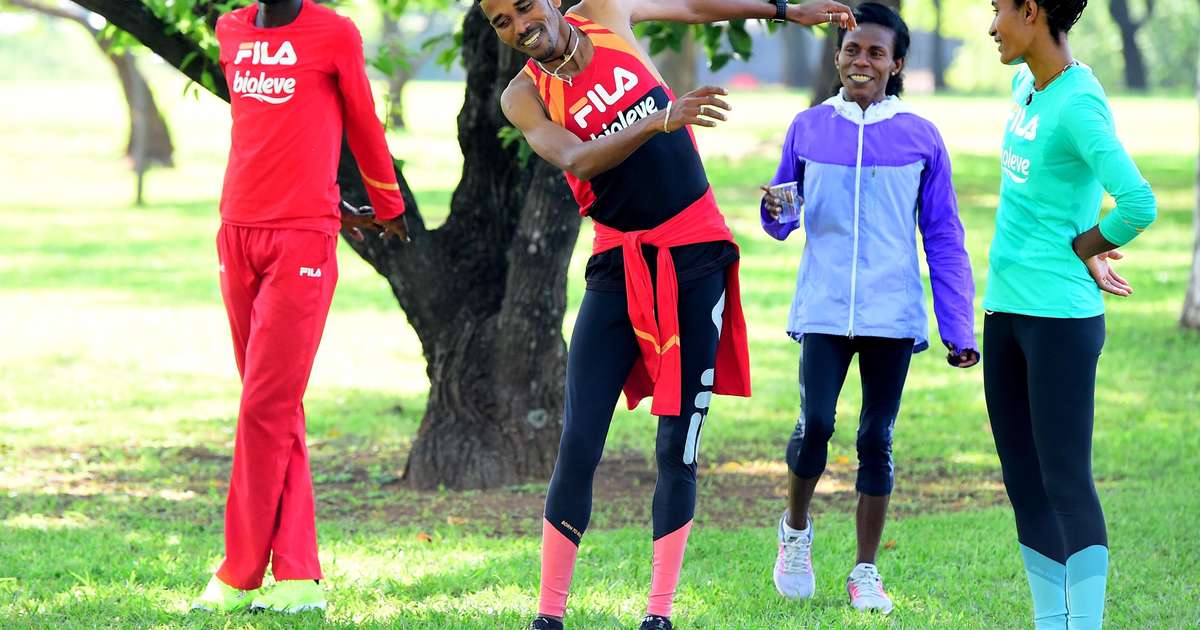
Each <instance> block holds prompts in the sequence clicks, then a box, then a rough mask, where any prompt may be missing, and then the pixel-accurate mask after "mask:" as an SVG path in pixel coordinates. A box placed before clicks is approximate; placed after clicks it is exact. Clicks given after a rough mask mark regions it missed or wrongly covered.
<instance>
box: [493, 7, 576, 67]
mask: <svg viewBox="0 0 1200 630" xmlns="http://www.w3.org/2000/svg"><path fill="white" fill-rule="evenodd" d="M560 5H561V2H560V0H480V2H479V8H480V9H482V10H483V15H484V17H486V18H487V20H488V22H489V23H490V24H491V25H492V29H493V30H495V31H496V35H497V36H498V37H500V40H501V41H503V42H504V43H505V44H508V45H509V46H511V47H512V48H515V49H517V50H519V51H521V52H522V53H524V54H525V55H528V56H529V57H532V58H534V59H536V60H538V61H542V62H546V61H550V60H552V59H557V58H558V57H561V56H563V54H564V53H565V52H566V51H565V48H566V44H567V43H568V42H567V41H566V39H567V38H566V37H564V33H568V34H569V33H570V30H569V26H567V25H566V21H565V20H564V19H563V17H562V14H560V13H559V12H558V7H559V6H560Z"/></svg>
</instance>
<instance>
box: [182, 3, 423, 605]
mask: <svg viewBox="0 0 1200 630" xmlns="http://www.w3.org/2000/svg"><path fill="white" fill-rule="evenodd" d="M217 41H218V43H219V44H220V49H221V55H220V64H221V68H222V70H223V71H224V72H225V78H226V80H227V81H228V84H229V94H230V101H231V109H232V113H233V130H232V142H231V146H230V150H229V165H228V167H227V169H226V171H225V185H224V190H223V191H222V193H221V229H220V232H219V233H218V234H217V253H218V255H219V257H220V265H221V295H222V297H223V298H224V300H225V310H226V312H227V313H228V315H229V326H230V329H231V330H232V332H233V347H234V355H235V356H236V358H237V366H238V372H239V373H240V374H241V377H242V399H241V408H240V409H239V412H238V423H237V438H236V441H235V443H234V453H233V475H232V478H231V479H230V484H229V498H228V503H227V504H226V507H225V561H224V562H222V563H221V567H220V568H219V569H218V570H217V573H216V575H214V576H213V577H212V579H211V580H210V581H209V583H208V587H207V588H206V589H205V590H204V593H203V594H202V595H201V596H200V597H199V599H197V600H196V602H195V603H194V604H193V608H194V609H199V610H208V611H214V612H231V611H235V610H240V609H244V608H247V607H253V608H255V609H264V610H273V611H277V612H287V613H294V612H300V611H304V610H313V609H320V610H323V609H324V608H325V596H324V592H323V589H322V588H321V586H320V584H319V582H318V580H320V579H321V566H320V563H319V562H318V560H317V532H316V522H315V517H314V513H313V509H314V508H313V487H312V479H311V478H310V476H309V469H308V448H307V447H306V446H305V443H304V404H303V402H302V401H303V398H304V389H305V387H306V386H307V385H308V376H309V372H310V370H311V369H312V362H313V356H314V355H315V354H316V352H317V344H318V343H319V342H320V340H321V333H322V331H323V329H324V326H325V318H326V315H327V314H328V313H329V303H330V300H331V299H332V298H333V289H334V285H335V284H337V260H336V258H335V253H334V250H335V248H336V246H337V233H338V229H339V228H340V227H341V226H342V222H341V219H340V218H339V213H338V210H337V208H338V201H339V191H338V185H337V181H336V174H337V165H338V156H339V155H340V153H341V146H342V136H343V132H344V133H345V137H346V139H347V140H348V141H349V144H350V149H351V151H352V152H353V153H354V157H355V159H356V160H357V162H358V165H359V169H360V171H361V173H362V179H363V182H364V183H365V184H366V188H367V195H368V196H369V198H370V200H371V203H372V204H373V205H374V207H375V216H376V222H377V223H376V225H378V227H379V228H382V229H383V230H384V232H385V233H394V234H397V235H398V236H400V237H402V238H403V237H405V236H406V234H405V230H404V224H403V222H402V221H401V219H400V216H401V214H402V213H403V212H404V200H403V199H402V198H401V196H400V188H399V186H398V185H397V183H396V176H395V173H394V171H393V167H392V159H391V155H390V154H389V153H388V148H387V143H386V142H385V140H384V137H383V126H382V125H381V124H380V123H379V119H378V118H376V117H375V103H374V101H373V99H372V97H371V87H370V84H369V83H368V82H367V76H366V69H365V65H364V62H363V49H362V38H361V36H360V35H359V33H358V29H356V28H355V26H354V24H353V23H351V22H350V20H348V19H346V18H343V17H340V16H338V15H337V14H336V13H334V12H333V11H332V10H330V9H328V8H325V7H323V6H321V5H319V4H316V3H315V2H313V1H312V0H271V1H267V0H264V1H262V2H259V3H257V4H254V5H251V6H248V7H245V8H242V9H238V10H236V11H233V12H231V13H229V14H227V15H225V16H222V17H221V19H220V20H219V21H218V22H217ZM348 221H351V222H350V223H348V224H347V227H352V226H358V227H366V226H367V224H368V223H370V222H369V221H366V220H364V219H354V220H349V219H348ZM355 229H357V227H356V228H355ZM268 562H269V563H270V564H271V572H272V574H273V576H274V578H275V584H274V587H273V588H271V589H270V590H268V591H266V592H263V593H260V592H259V587H260V586H261V585H262V581H263V574H264V573H265V572H266V569H267V564H268Z"/></svg>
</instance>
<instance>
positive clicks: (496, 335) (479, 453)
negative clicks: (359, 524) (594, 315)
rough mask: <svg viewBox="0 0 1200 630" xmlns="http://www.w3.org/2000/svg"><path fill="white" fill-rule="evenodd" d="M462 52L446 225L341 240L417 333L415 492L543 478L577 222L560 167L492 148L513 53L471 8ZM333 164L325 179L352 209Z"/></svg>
mask: <svg viewBox="0 0 1200 630" xmlns="http://www.w3.org/2000/svg"><path fill="white" fill-rule="evenodd" d="M463 58H464V62H465V65H466V68H467V95H466V101H465V102H464V104H463V109H462V112H461V113H460V114H459V117H458V132H459V134H458V137H459V143H460V145H461V147H462V151H463V173H462V180H461V182H460V184H459V186H458V189H457V190H456V191H455V193H454V196H453V198H452V200H451V214H450V217H449V219H447V221H446V223H445V224H444V225H443V226H442V227H441V228H439V229H438V230H436V231H433V232H426V231H425V230H424V227H423V225H422V224H421V223H420V221H419V214H417V213H416V212H415V211H414V212H413V213H412V214H413V216H410V222H413V219H414V218H417V219H418V220H417V221H416V222H414V223H413V224H412V225H410V227H411V228H414V229H413V240H412V243H410V244H406V245H399V244H395V243H383V242H380V241H377V240H368V241H366V242H365V243H362V244H358V243H354V242H352V241H351V244H352V245H354V247H355V249H356V250H357V251H358V252H359V253H360V254H361V255H362V256H363V257H364V258H365V259H366V260H367V261H369V262H370V263H371V264H372V265H373V266H375V268H376V269H377V270H378V271H379V272H380V273H381V274H383V275H384V276H386V277H387V278H388V281H389V282H390V283H391V286H392V291H393V293H394V294H395V295H396V297H397V299H398V300H399V301H400V304H401V306H402V307H403V308H404V311H405V313H406V314H407V315H408V319H409V322H410V323H411V324H412V326H413V328H414V329H415V330H416V332H417V335H418V337H419V338H420V339H421V345H422V349H423V351H424V354H425V358H426V361H427V373H428V375H429V381H430V385H431V390H430V393H429V400H428V404H427V407H426V410H425V417H424V418H423V420H422V422H421V428H420V429H419V431H418V433H417V439H416V441H415V442H414V443H413V448H412V452H411V454H410V456H409V460H408V465H407V468H406V472H405V477H406V479H408V480H409V481H410V482H411V483H412V484H413V485H414V486H415V487H417V488H425V489H431V488H437V487H439V486H445V487H448V488H489V487H496V486H502V485H507V484H513V483H518V482H522V481H527V480H529V479H531V478H534V479H544V478H545V476H546V475H547V474H548V473H549V471H550V469H551V467H552V466H553V462H554V457H555V454H556V451H557V444H558V438H559V435H560V434H561V432H562V395H563V390H562V387H563V374H564V371H565V367H566V361H565V359H566V345H565V343H564V342H563V338H562V332H561V331H562V322H563V314H564V312H565V310H566V268H567V263H568V262H569V260H570V256H571V250H572V246H573V244H574V242H575V239H576V236H577V235H578V230H579V216H578V213H577V212H576V209H575V207H574V204H573V203H572V201H571V199H570V193H569V191H568V190H567V187H566V184H565V182H564V180H563V177H562V174H561V173H560V172H558V171H557V170H556V169H554V168H553V167H551V166H550V165H549V164H547V163H545V162H543V161H541V160H539V159H537V158H536V157H534V158H532V159H531V160H530V161H529V164H528V165H526V166H522V165H521V164H520V163H519V162H518V160H517V159H516V157H515V152H514V151H513V150H512V149H502V148H501V146H500V143H499V140H498V139H497V137H496V134H497V132H498V131H499V130H500V129H501V128H502V127H504V126H507V124H508V123H507V121H506V120H504V118H503V115H502V114H501V112H500V108H499V106H498V103H499V95H500V93H501V92H502V91H503V89H504V87H505V86H506V85H507V84H508V81H509V80H510V79H511V78H512V77H513V76H515V75H516V74H517V73H518V72H519V71H520V69H521V65H522V64H523V63H524V58H523V57H521V56H519V55H518V54H517V53H516V52H515V51H512V50H511V49H509V48H507V47H504V46H503V45H502V44H500V42H499V41H498V40H497V39H496V37H495V35H494V34H493V32H492V29H491V27H490V26H489V25H488V24H487V22H486V20H485V19H484V18H483V15H482V13H481V12H480V11H479V9H478V6H473V7H472V8H471V10H470V11H469V12H468V13H467V15H466V17H465V21H464V24H463ZM343 156H344V157H343V161H342V167H341V170H340V173H339V182H340V183H341V184H342V186H343V190H344V191H346V196H347V198H349V199H351V200H352V201H365V198H363V197H361V188H360V187H359V185H358V184H357V182H358V174H357V169H356V168H355V167H354V166H353V163H352V160H348V159H346V157H345V153H343ZM355 195H358V197H357V198H354V197H353V196H355ZM406 201H409V196H408V195H406ZM410 204H411V205H412V207H413V208H414V209H415V203H413V202H411V201H410Z"/></svg>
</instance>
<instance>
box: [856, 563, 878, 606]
mask: <svg viewBox="0 0 1200 630" xmlns="http://www.w3.org/2000/svg"><path fill="white" fill-rule="evenodd" d="M850 581H851V582H852V583H854V586H855V587H856V588H857V589H858V596H859V597H874V598H878V599H883V598H885V597H886V595H885V594H884V592H883V578H882V577H880V575H879V570H878V569H876V568H875V567H866V568H864V569H863V570H862V571H861V572H860V573H859V574H858V577H854V576H851V577H850Z"/></svg>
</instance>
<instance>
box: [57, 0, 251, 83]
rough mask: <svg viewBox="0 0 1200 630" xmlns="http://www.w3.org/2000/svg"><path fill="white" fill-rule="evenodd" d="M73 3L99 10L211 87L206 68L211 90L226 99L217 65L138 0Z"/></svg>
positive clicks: (107, 18) (98, 0) (88, 8)
mask: <svg viewBox="0 0 1200 630" xmlns="http://www.w3.org/2000/svg"><path fill="white" fill-rule="evenodd" d="M75 3H76V4H78V5H79V6H81V7H83V8H85V9H87V10H89V11H91V12H93V13H99V14H100V15H102V16H104V18H105V19H106V20H108V21H109V22H111V23H112V24H114V25H116V27H117V28H119V29H121V30H123V31H125V32H127V33H129V34H130V35H133V36H134V37H135V38H137V40H138V41H139V42H141V43H142V44H143V45H145V46H146V47H147V48H149V49H150V50H153V51H154V52H155V53H156V54H157V55H158V56H159V57H162V58H163V60H164V61H166V62H167V63H169V64H171V65H172V66H175V67H176V68H178V69H179V71H180V72H182V73H183V74H185V75H187V77H188V78H189V79H191V80H192V81H195V82H196V83H197V84H198V85H201V86H203V87H205V88H206V89H208V88H209V87H210V86H206V85H204V74H205V72H207V73H208V74H209V75H210V76H211V77H212V86H211V88H212V89H211V91H212V93H213V94H215V95H217V96H218V97H219V98H221V99H222V100H225V101H228V100H229V88H228V86H226V84H225V75H224V73H222V72H221V68H220V66H218V65H217V64H216V63H215V62H213V60H212V59H209V57H208V55H206V54H205V53H204V51H203V50H202V49H201V48H200V46H198V45H197V44H196V42H194V41H192V40H191V39H190V38H188V37H187V36H186V35H183V34H180V33H177V32H174V30H173V29H172V28H171V25H170V24H168V23H166V22H164V21H163V20H161V19H159V17H158V16H156V15H154V13H153V12H151V11H150V9H149V8H147V7H146V5H145V4H143V3H142V2H140V0H139V1H133V2H131V1H130V0H75Z"/></svg>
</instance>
